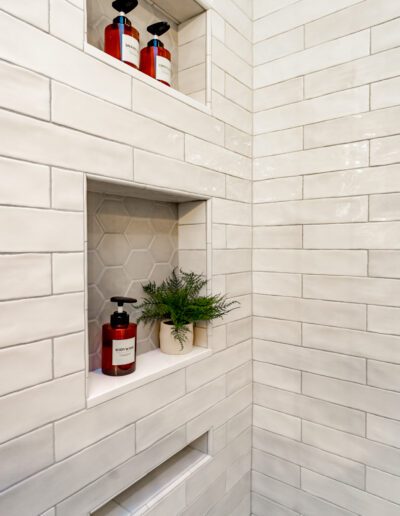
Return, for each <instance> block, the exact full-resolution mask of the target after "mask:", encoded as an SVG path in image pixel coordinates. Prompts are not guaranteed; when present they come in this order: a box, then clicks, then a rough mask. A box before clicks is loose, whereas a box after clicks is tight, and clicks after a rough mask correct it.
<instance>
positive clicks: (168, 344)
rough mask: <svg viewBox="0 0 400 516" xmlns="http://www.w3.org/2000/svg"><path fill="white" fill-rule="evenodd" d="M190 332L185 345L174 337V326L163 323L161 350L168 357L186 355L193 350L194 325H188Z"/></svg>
mask: <svg viewBox="0 0 400 516" xmlns="http://www.w3.org/2000/svg"><path fill="white" fill-rule="evenodd" d="M186 328H188V330H189V331H188V332H187V333H186V334H185V335H186V340H185V342H184V343H183V345H182V344H181V343H180V342H179V340H176V338H175V337H174V336H173V335H172V324H167V321H163V322H162V323H161V324H160V349H161V351H162V352H163V353H166V354H167V355H185V354H186V353H190V352H191V351H192V349H193V323H190V324H187V325H186Z"/></svg>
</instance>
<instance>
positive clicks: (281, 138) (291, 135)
mask: <svg viewBox="0 0 400 516" xmlns="http://www.w3.org/2000/svg"><path fill="white" fill-rule="evenodd" d="M267 113H268V112H267ZM302 149H303V128H302V127H295V128H293V129H285V130H284V131H276V132H273V133H265V134H257V135H256V136H254V157H255V158H261V157H263V156H272V155H274V154H283V153H284V152H294V151H299V150H302Z"/></svg>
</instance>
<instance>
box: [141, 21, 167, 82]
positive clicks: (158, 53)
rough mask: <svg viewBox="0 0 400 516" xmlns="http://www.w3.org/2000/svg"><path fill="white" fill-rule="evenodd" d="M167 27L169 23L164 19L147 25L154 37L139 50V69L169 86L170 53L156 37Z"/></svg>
mask: <svg viewBox="0 0 400 516" xmlns="http://www.w3.org/2000/svg"><path fill="white" fill-rule="evenodd" d="M169 29H170V25H169V23H167V22H165V21H162V22H158V23H153V25H149V26H148V27H147V30H148V31H149V32H150V34H153V36H154V37H153V39H151V40H150V41H149V42H148V44H147V47H145V48H143V49H142V50H141V52H140V71H141V72H143V73H145V74H147V75H150V77H154V79H157V81H160V82H162V83H164V84H166V85H167V86H171V53H170V52H169V50H167V49H166V48H164V43H163V42H162V41H160V40H159V39H158V38H159V37H160V36H162V35H163V34H165V33H166V32H167V31H168V30H169Z"/></svg>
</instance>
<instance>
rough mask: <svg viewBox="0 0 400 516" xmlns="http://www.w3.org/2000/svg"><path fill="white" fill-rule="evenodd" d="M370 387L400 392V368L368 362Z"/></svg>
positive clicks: (396, 365) (395, 365)
mask: <svg viewBox="0 0 400 516" xmlns="http://www.w3.org/2000/svg"><path fill="white" fill-rule="evenodd" d="M368 385H372V386H373V387H379V388H380V389H389V390H391V391H400V366H399V365H398V364H387V363H386V362H376V361H374V360H368Z"/></svg>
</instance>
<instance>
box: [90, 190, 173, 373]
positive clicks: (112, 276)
mask: <svg viewBox="0 0 400 516" xmlns="http://www.w3.org/2000/svg"><path fill="white" fill-rule="evenodd" d="M87 210H88V214H87V215H88V317H89V354H90V361H89V367H90V370H93V369H97V368H99V367H101V327H102V325H103V324H104V323H105V322H108V321H109V319H110V315H111V313H112V312H113V311H114V310H115V306H114V305H113V303H111V302H110V301H109V299H110V297H111V296H117V295H125V296H132V297H135V298H137V299H138V301H139V302H140V300H141V299H142V298H143V290H142V284H144V283H146V282H147V281H150V280H152V281H156V282H157V283H159V282H160V281H162V280H163V279H164V278H165V277H167V276H168V275H169V274H170V273H171V271H172V269H173V268H174V267H176V266H177V265H178V231H177V225H178V206H177V205H176V204H173V203H166V202H158V201H148V200H144V199H136V198H132V197H117V196H114V195H106V194H98V193H93V192H88V202H87ZM126 310H127V311H128V312H129V313H130V316H131V321H136V319H137V317H138V315H139V313H138V311H137V310H135V309H134V308H133V307H129V306H128V307H126ZM158 346H159V342H158V328H157V326H154V327H150V326H144V325H142V324H140V325H139V327H138V354H140V353H145V352H146V351H150V350H151V349H155V348H157V347H158Z"/></svg>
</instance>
